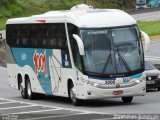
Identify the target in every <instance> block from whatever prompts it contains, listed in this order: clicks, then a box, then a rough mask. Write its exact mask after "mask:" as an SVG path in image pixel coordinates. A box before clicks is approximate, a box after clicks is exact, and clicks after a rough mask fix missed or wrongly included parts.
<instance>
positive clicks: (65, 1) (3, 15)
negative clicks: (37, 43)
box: [0, 0, 126, 30]
mask: <svg viewBox="0 0 160 120" xmlns="http://www.w3.org/2000/svg"><path fill="white" fill-rule="evenodd" d="M86 1H87V4H88V5H91V6H93V7H95V8H117V9H123V5H124V2H125V1H126V0H86ZM84 2H85V0H0V30H3V29H5V23H6V21H7V19H9V18H16V17H23V16H30V15H35V14H41V13H44V12H46V11H50V10H67V9H70V8H71V7H72V6H75V5H77V4H82V3H84Z"/></svg>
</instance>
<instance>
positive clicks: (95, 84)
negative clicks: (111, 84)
mask: <svg viewBox="0 0 160 120" xmlns="http://www.w3.org/2000/svg"><path fill="white" fill-rule="evenodd" d="M83 82H84V83H87V84H88V85H91V86H94V87H97V86H99V85H100V84H98V83H96V82H91V81H88V80H84V79H83Z"/></svg>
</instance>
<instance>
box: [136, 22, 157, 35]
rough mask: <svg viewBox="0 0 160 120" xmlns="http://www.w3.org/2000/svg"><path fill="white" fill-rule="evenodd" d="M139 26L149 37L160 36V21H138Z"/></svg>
mask: <svg viewBox="0 0 160 120" xmlns="http://www.w3.org/2000/svg"><path fill="white" fill-rule="evenodd" d="M138 26H139V27H140V29H141V30H142V31H144V32H146V33H147V34H148V35H149V36H156V35H160V21H138Z"/></svg>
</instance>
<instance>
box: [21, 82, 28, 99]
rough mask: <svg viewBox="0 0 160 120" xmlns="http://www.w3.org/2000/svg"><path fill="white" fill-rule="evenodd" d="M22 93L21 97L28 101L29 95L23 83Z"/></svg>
mask: <svg viewBox="0 0 160 120" xmlns="http://www.w3.org/2000/svg"><path fill="white" fill-rule="evenodd" d="M20 92H21V96H22V98H23V99H27V98H28V95H27V89H26V87H24V85H23V83H22V82H21V83H20Z"/></svg>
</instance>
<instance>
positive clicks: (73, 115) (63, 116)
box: [19, 113, 88, 120]
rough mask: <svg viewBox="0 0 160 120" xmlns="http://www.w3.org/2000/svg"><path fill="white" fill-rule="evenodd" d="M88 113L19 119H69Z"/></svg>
mask: <svg viewBox="0 0 160 120" xmlns="http://www.w3.org/2000/svg"><path fill="white" fill-rule="evenodd" d="M83 114H88V113H76V114H69V115H57V116H47V117H38V118H28V119H19V120H40V119H45V118H46V119H47V118H60V117H69V116H74V115H83Z"/></svg>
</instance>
